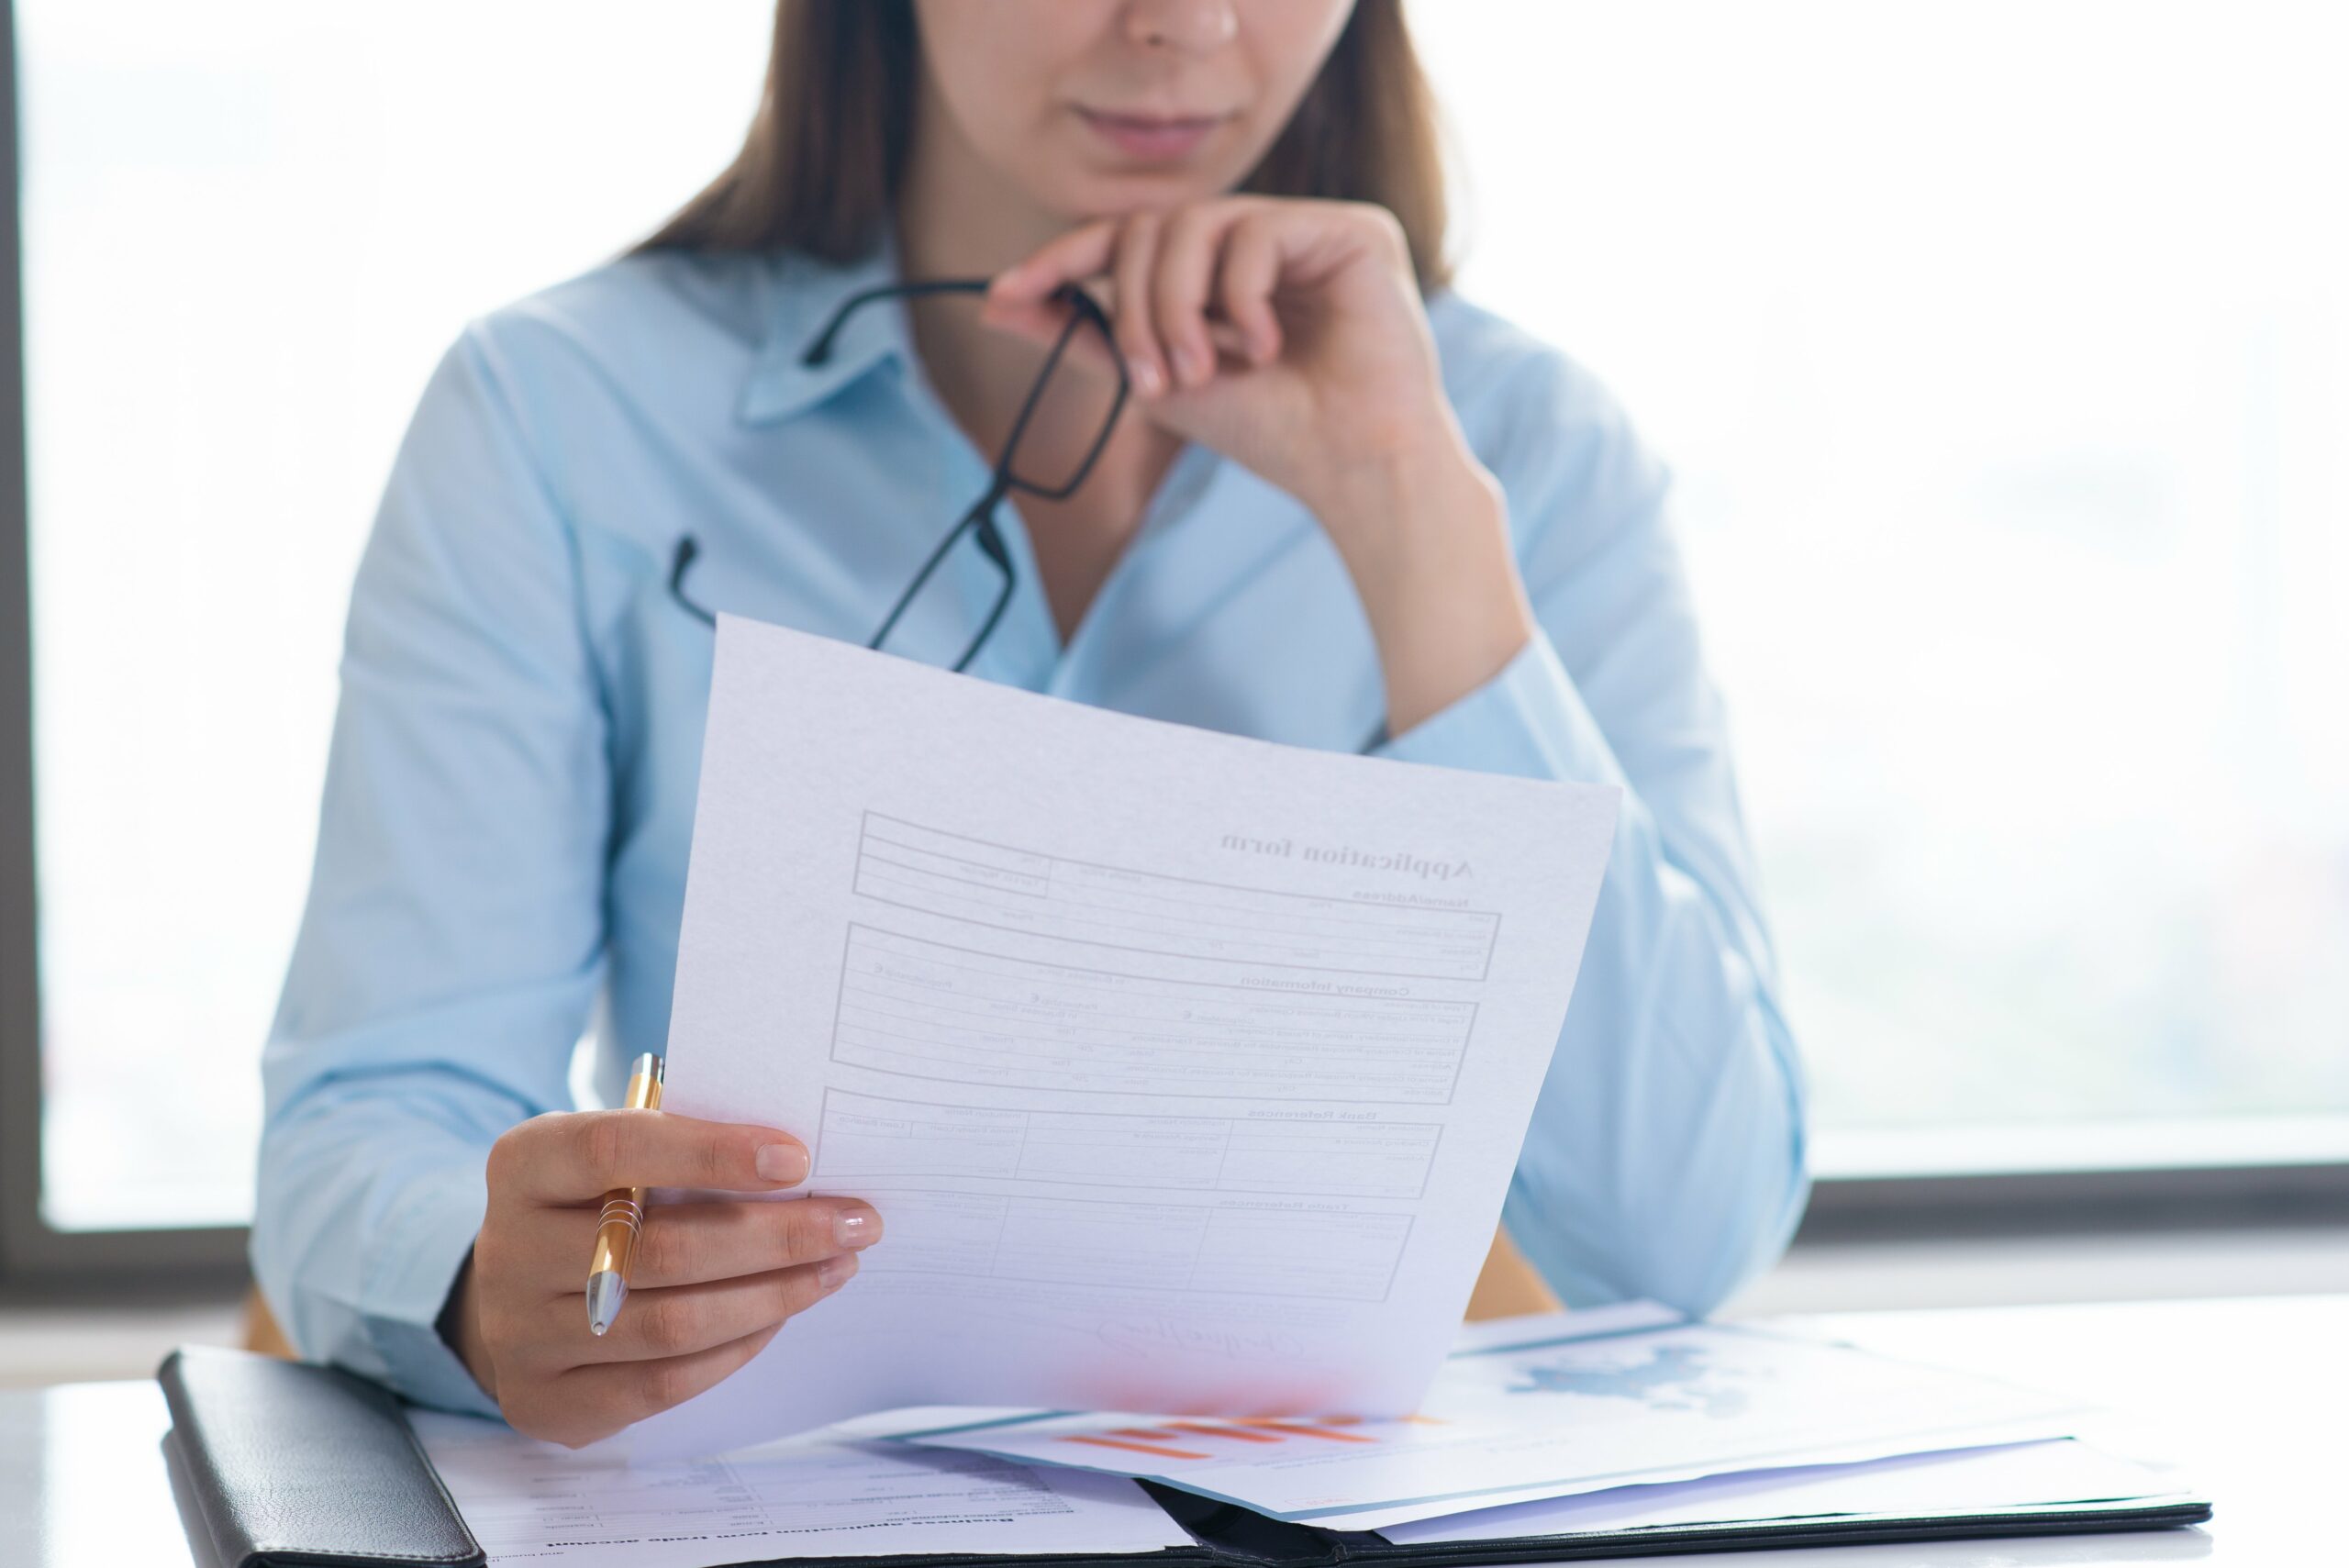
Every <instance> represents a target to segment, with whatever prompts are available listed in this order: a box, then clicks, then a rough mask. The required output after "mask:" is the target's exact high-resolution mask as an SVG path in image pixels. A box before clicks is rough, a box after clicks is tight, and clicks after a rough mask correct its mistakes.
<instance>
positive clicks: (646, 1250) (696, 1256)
mask: <svg viewBox="0 0 2349 1568" xmlns="http://www.w3.org/2000/svg"><path fill="white" fill-rule="evenodd" d="M693 1230H694V1228H693V1227H690V1226H685V1225H681V1224H676V1223H671V1224H668V1225H648V1226H646V1227H644V1229H642V1230H640V1231H639V1232H638V1233H637V1238H636V1259H637V1263H638V1266H639V1267H640V1268H641V1269H642V1270H643V1271H644V1278H645V1279H646V1280H647V1281H651V1280H655V1279H664V1280H690V1279H698V1278H699V1277H700V1275H699V1274H698V1273H696V1265H697V1264H698V1263H699V1262H700V1261H701V1246H700V1243H699V1242H698V1241H697V1240H696V1239H695V1237H694V1234H693Z"/></svg>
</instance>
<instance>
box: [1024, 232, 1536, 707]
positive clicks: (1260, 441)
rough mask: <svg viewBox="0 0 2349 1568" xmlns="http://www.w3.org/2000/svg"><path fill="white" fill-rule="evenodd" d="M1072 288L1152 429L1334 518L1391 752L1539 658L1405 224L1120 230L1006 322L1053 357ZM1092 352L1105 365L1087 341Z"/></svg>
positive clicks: (1494, 499) (1030, 269) (1504, 526)
mask: <svg viewBox="0 0 2349 1568" xmlns="http://www.w3.org/2000/svg"><path fill="white" fill-rule="evenodd" d="M1063 284H1083V285H1086V286H1087V287H1088V289H1089V291H1090V292H1093V293H1094V294H1095V295H1096V296H1097V298H1098V299H1099V300H1100V301H1101V303H1102V304H1103V306H1104V308H1105V309H1106V310H1107V311H1108V314H1109V317H1110V319H1111V321H1112V323H1113V325H1114V330H1115V335H1116V339H1117V344H1118V351H1119V355H1120V356H1121V357H1122V359H1123V360H1124V361H1125V363H1126V367H1127V376H1128V379H1129V382H1130V384H1131V385H1132V388H1133V390H1134V393H1135V395H1137V396H1138V397H1139V398H1140V399H1141V409H1142V411H1143V412H1144V413H1145V415H1146V416H1147V417H1150V418H1151V419H1152V420H1154V421H1155V422H1156V423H1157V424H1159V425H1160V426H1162V427H1163V428H1166V429H1167V430H1169V431H1172V432H1173V433H1175V434H1176V435H1178V436H1181V437H1183V438H1185V439H1189V440H1195V441H1198V442H1200V443H1201V444H1203V445H1206V446H1208V447H1211V448H1213V449H1214V450H1217V451H1219V452H1222V453H1223V454H1225V455H1226V456H1228V457H1230V458H1232V459H1233V460H1234V461H1236V462H1240V463H1241V464H1243V465H1244V466H1246V467H1247V468H1249V469H1251V470H1252V471H1253V472H1254V473H1258V474H1260V475H1262V476H1263V477H1264V479H1266V480H1268V481H1270V482H1271V483H1273V484H1276V485H1278V486H1280V487H1281V488H1282V489H1284V490H1286V491H1287V492H1288V493H1289V494H1290V495H1295V496H1296V497H1297V499H1298V500H1300V501H1302V502H1303V503H1304V504H1305V505H1306V506H1308V507H1309V508H1310V509H1311V510H1312V511H1313V513H1314V515H1315V516H1316V517H1319V519H1320V521H1321V524H1322V527H1323V528H1324V529H1326V530H1327V532H1328V533H1329V535H1330V540H1331V542H1332V543H1333V544H1335V545H1336V546H1337V549H1338V552H1339V554H1340V556H1341V557H1342V558H1343V559H1344V561H1345V563H1346V566H1347V569H1348V570H1349V572H1351V573H1352V574H1353V579H1354V585H1355V587H1356V589H1357V590H1358V591H1359V592H1360V594H1361V595H1362V599H1363V605H1364V609H1365V611H1366V612H1367V613H1368V615H1369V618H1370V623H1371V629H1372V632H1373V634H1374V635H1375V637H1376V639H1377V641H1378V646H1379V655H1380V662H1381V664H1382V665H1383V667H1384V669H1385V673H1386V688H1387V728H1388V729H1389V730H1390V731H1391V732H1393V733H1396V734H1400V733H1401V732H1402V731H1403V730H1405V729H1407V728H1410V727H1411V726H1412V725H1413V724H1416V723H1417V722H1418V721H1419V719H1420V718H1423V717H1427V716H1428V715H1430V714H1431V713H1433V712H1435V711H1436V710H1437V709H1439V708H1441V707H1442V706H1445V705H1447V704H1449V703H1450V702H1452V701H1453V700H1454V699H1456V698H1458V697H1459V696H1462V695H1465V694H1466V693H1467V692H1468V691H1470V690H1472V689H1474V688H1475V686H1477V685H1478V684H1482V683H1483V682H1484V681H1485V680H1486V679H1488V678H1489V677H1490V676H1491V675H1493V674H1494V673H1496V672H1497V671H1498V670H1499V669H1500V667H1501V666H1502V665H1503V664H1505V663H1507V662H1508V660H1509V659H1510V658H1511V657H1512V656H1513V655H1514V654H1515V653H1516V652H1517V651H1518V650H1519V649H1520V648H1522V647H1523V646H1524V644H1525V641H1526V639H1527V638H1528V637H1529V636H1530V635H1531V631H1532V626H1533V621H1532V614H1531V610H1530V608H1528V607H1527V605H1526V602H1525V594H1524V589H1523V586H1522V584H1520V582H1519V580H1518V576H1517V568H1516V562H1515V556H1514V553H1513V551H1512V550H1511V547H1510V543H1509V538H1508V513H1507V510H1506V508H1505V506H1504V505H1503V502H1502V497H1501V492H1500V487H1499V485H1498V484H1497V483H1496V482H1495V480H1494V479H1493V477H1492V475H1491V473H1489V472H1487V471H1486V469H1485V467H1484V465H1483V464H1482V463H1481V462H1478V461H1477V460H1476V457H1475V453H1474V452H1473V451H1471V450H1470V449H1469V446H1468V443H1467V439H1466V438H1465V436H1464V434H1463V433H1462V431H1461V429H1460V424H1459V420H1458V419H1457V417H1455V416H1454V415H1453V409H1452V405H1451V401H1450V399H1449V398H1448V397H1447V396H1446V395H1445V394H1444V390H1443V381H1442V369H1441V365H1440V363H1439V361H1438V360H1437V356H1436V350H1435V339H1434V336H1433V334H1432V333H1431V331H1430V330H1429V328H1428V321H1427V314H1426V311H1425V310H1424V308H1423V307H1422V306H1421V305H1420V302H1419V288H1418V284H1417V283H1416V281H1415V278H1414V276H1413V272H1412V269H1411V258H1410V251H1409V247H1408V243H1407V242H1406V240H1405V238H1404V234H1403V229H1402V226H1401V225H1400V224H1399V223H1398V222H1397V221H1396V218H1395V217H1394V215H1393V214H1392V213H1389V212H1388V211H1387V210H1386V208H1384V207H1381V206H1375V205H1372V204H1369V203H1365V202H1339V201H1317V200H1305V199H1297V198H1281V197H1272V196H1254V195H1235V196H1223V197H1218V198H1216V199H1213V200H1210V201H1205V202H1198V203H1195V204H1191V205H1189V206H1179V207H1175V208H1173V209H1171V210H1167V211H1163V212H1137V213H1132V214H1129V215H1126V216H1123V217H1114V218H1103V219H1100V220H1098V221H1097V222H1093V223H1089V224H1086V225H1085V226H1083V227H1082V228H1075V229H1072V230H1071V231H1070V232H1068V233H1067V234H1064V235H1062V236H1061V237H1060V238H1058V239H1054V240H1052V242H1051V243H1050V244H1048V245H1046V246H1044V247H1043V249H1041V250H1038V251H1037V252H1036V253H1035V254H1034V255H1033V256H1031V257H1030V258H1029V259H1028V260H1026V261H1022V262H1021V263H1019V265H1018V266H1016V267H1013V268H1011V269H1009V270H1008V271H1007V272H1003V273H1001V274H999V275H998V276H997V277H996V279H995V282H994V285H993V286H992V287H991V288H990V289H989V290H988V293H987V299H986V306H985V317H984V319H985V320H986V321H987V322H988V323H989V324H990V325H993V326H996V327H1000V328H1006V329H1008V330H1011V331H1016V332H1019V333H1020V334H1021V335H1022V336H1025V337H1028V338H1030V339H1035V340H1037V341H1039V342H1046V343H1049V342H1052V341H1053V340H1055V339H1057V338H1058V336H1059V333H1060V330H1061V328H1062V326H1063V323H1064V321H1065V319H1066V313H1067V311H1068V310H1069V308H1070V307H1069V306H1066V305H1065V304H1063V303H1060V302H1058V301H1055V300H1054V299H1052V293H1053V291H1054V290H1055V289H1057V288H1059V287H1060V286H1061V285H1063ZM1071 352H1072V353H1097V343H1095V342H1094V341H1093V340H1092V339H1090V338H1089V337H1086V336H1082V335H1081V336H1080V337H1079V338H1078V339H1075V340H1074V341H1073V342H1072V344H1071ZM1096 368H1097V369H1102V370H1107V369H1108V368H1109V367H1108V366H1106V365H1104V366H1097V367H1096Z"/></svg>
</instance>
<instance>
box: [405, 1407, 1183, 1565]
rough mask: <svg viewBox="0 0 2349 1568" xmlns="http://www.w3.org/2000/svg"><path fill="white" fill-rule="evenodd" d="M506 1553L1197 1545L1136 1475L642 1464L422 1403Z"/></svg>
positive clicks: (824, 1450) (605, 1559)
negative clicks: (529, 1435)
mask: <svg viewBox="0 0 2349 1568" xmlns="http://www.w3.org/2000/svg"><path fill="white" fill-rule="evenodd" d="M409 1424H410V1425H411V1426H412V1427H414V1428H415V1429H416V1434H417V1438H418V1440H421V1441H422V1442H423V1444H424V1448H425V1451H426V1452H427V1453H429V1454H430V1455H431V1457H432V1467H433V1469H435V1470H436V1471H438V1472H439V1473H440V1479H441V1481H442V1483H443V1484H444V1485H447V1487H448V1488H449V1495H450V1496H451V1497H452V1498H454V1499H455V1500H456V1504H457V1511H458V1512H459V1513H460V1514H462V1515H463V1516H464V1520H465V1526H466V1528H467V1529H471V1530H472V1531H473V1539H474V1540H477V1541H479V1542H480V1543H481V1547H482V1551H483V1552H484V1555H486V1556H487V1557H488V1559H489V1561H490V1562H491V1563H492V1564H493V1568H494V1565H495V1564H498V1563H514V1562H546V1563H555V1564H560V1565H561V1568H709V1565H710V1564H714V1563H727V1562H752V1561H760V1560H765V1559H770V1558H802V1557H805V1558H817V1559H829V1558H840V1557H888V1556H899V1555H904V1556H918V1555H925V1554H933V1553H940V1552H988V1553H1001V1554H1006V1555H1013V1556H1022V1557H1028V1556H1062V1555H1067V1554H1078V1555H1082V1556H1085V1557H1108V1556H1122V1555H1126V1554H1129V1553H1134V1552H1150V1551H1162V1550H1164V1549H1165V1548H1168V1547H1186V1546H1189V1545H1191V1544H1193V1543H1192V1540H1191V1538H1190V1536H1189V1535H1188V1534H1186V1532H1185V1531H1184V1530H1183V1529H1182V1528H1181V1527H1180V1526H1178V1525H1177V1524H1175V1521H1174V1520H1173V1519H1170V1518H1167V1517H1166V1513H1165V1510H1163V1509H1162V1508H1161V1507H1159V1506H1158V1505H1157V1504H1155V1503H1153V1502H1152V1501H1151V1500H1150V1499H1149V1498H1148V1497H1147V1496H1144V1495H1143V1494H1142V1491H1141V1487H1139V1486H1137V1485H1134V1484H1133V1483H1132V1482H1130V1481H1125V1480H1120V1479H1119V1478H1118V1477H1116V1476H1114V1475H1096V1474H1093V1473H1089V1472H1085V1471H1073V1470H1062V1471H1053V1470H1049V1469H1032V1468H1030V1467H1029V1466H1027V1465H1022V1464H1014V1463H1011V1462H1008V1461H1005V1460H999V1459H992V1458H989V1457H987V1456H985V1455H982V1454H952V1455H949V1454H925V1453H922V1452H921V1451H918V1450H914V1449H904V1448H900V1449H896V1450H895V1451H891V1450H888V1449H885V1448H883V1447H880V1446H877V1445H874V1444H870V1443H856V1442H841V1441H832V1440H825V1439H812V1440H798V1441H785V1442H779V1443H773V1444H768V1445H766V1446H764V1447H762V1448H758V1449H753V1450H751V1451H745V1452H741V1453H736V1454H731V1455H729V1456H728V1457H726V1458H724V1459H707V1460H685V1461H677V1462H671V1463H666V1464H645V1465H635V1466H631V1465H629V1463H627V1462H625V1460H624V1459H622V1458H619V1457H618V1456H614V1455H610V1454H607V1455H604V1456H602V1457H601V1458H600V1459H599V1458H598V1457H596V1456H595V1455H593V1454H582V1453H574V1452H572V1451H567V1450H564V1449H562V1448H558V1447H557V1446H555V1445H554V1444H553V1443H546V1442H537V1441H534V1440H531V1439H529V1438H526V1437H523V1436H521V1435H520V1434H518V1433H517V1432H515V1431H514V1430H513V1429H511V1428H508V1427H507V1426H505V1425H504V1424H503V1423H500V1422H496V1421H485V1420H481V1419H478V1418H474V1417H471V1416H451V1415H445V1414H442V1413H440V1412H439V1411H432V1410H416V1411H411V1412H409Z"/></svg>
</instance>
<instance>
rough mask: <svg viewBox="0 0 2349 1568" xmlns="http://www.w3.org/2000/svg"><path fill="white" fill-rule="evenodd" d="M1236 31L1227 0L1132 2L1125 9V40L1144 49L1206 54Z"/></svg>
mask: <svg viewBox="0 0 2349 1568" xmlns="http://www.w3.org/2000/svg"><path fill="white" fill-rule="evenodd" d="M1239 30H1240V18H1239V17H1238V16H1237V15H1236V14H1235V13H1234V11H1233V8H1232V6H1231V4H1230V0H1133V3H1132V4H1131V5H1129V6H1127V7H1126V36H1127V37H1128V38H1130V39H1132V40H1133V41H1134V42H1136V43H1138V44H1141V46H1142V47H1143V48H1145V49H1179V50H1195V51H1196V50H1210V49H1214V48H1217V47H1218V46H1219V45H1222V44H1227V43H1230V41H1231V39H1232V37H1233V35H1234V34H1236V33H1238V32H1239Z"/></svg>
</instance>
